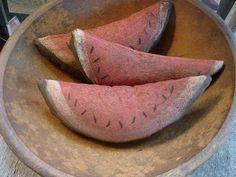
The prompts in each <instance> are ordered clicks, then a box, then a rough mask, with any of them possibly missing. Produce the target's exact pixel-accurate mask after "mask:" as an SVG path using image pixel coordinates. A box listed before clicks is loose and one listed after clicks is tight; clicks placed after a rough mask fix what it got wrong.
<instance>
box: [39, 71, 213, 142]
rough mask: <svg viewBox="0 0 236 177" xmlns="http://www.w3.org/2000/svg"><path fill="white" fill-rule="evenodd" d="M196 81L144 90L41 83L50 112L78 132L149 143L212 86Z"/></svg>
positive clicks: (110, 139)
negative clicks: (156, 133) (149, 137)
mask: <svg viewBox="0 0 236 177" xmlns="http://www.w3.org/2000/svg"><path fill="white" fill-rule="evenodd" d="M210 82H211V78H210V77H206V76H196V77H189V78H183V79H180V80H170V81H163V82H158V83H151V84H146V85H139V86H134V87H130V86H114V87H110V86H99V85H87V84H75V83H67V82H61V81H53V80H41V81H39V83H38V85H39V89H40V90H41V92H42V94H43V96H44V98H45V100H46V102H47V104H48V106H49V107H50V109H51V111H52V113H54V114H55V115H56V116H57V117H58V118H59V119H60V120H61V121H62V122H64V123H65V124H66V125H67V126H68V127H70V128H72V129H73V130H75V131H77V132H80V133H82V134H84V135H87V136H89V137H93V138H95V139H98V140H102V141H107V142H115V143H121V142H128V141H134V140H137V139H142V138H145V137H148V136H150V135H152V134H154V133H155V132H157V131H159V130H161V129H163V128H164V127H166V126H168V125H169V124H171V123H173V122H175V121H176V120H178V119H179V118H180V117H182V116H183V115H184V113H185V112H186V111H187V109H188V108H189V107H190V106H191V105H192V103H193V102H194V101H195V100H196V98H197V97H198V96H200V95H201V94H202V93H203V92H204V90H205V89H206V88H207V87H208V86H209V84H210Z"/></svg>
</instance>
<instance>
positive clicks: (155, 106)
mask: <svg viewBox="0 0 236 177" xmlns="http://www.w3.org/2000/svg"><path fill="white" fill-rule="evenodd" d="M156 110H157V105H156V104H155V105H154V108H153V112H156Z"/></svg>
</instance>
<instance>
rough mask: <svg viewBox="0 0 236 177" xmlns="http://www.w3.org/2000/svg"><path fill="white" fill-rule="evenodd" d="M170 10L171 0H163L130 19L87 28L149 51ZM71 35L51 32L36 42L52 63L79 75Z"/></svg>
mask: <svg viewBox="0 0 236 177" xmlns="http://www.w3.org/2000/svg"><path fill="white" fill-rule="evenodd" d="M171 9H172V2H171V1H170V0H162V1H161V2H158V3H156V4H154V5H152V6H150V7H148V8H145V9H144V10H141V11H139V12H137V13H135V14H133V15H131V16H130V17H128V18H125V19H122V20H119V21H116V22H113V23H110V24H108V25H104V26H101V27H97V28H94V29H90V30H86V31H87V32H88V33H90V34H93V35H96V36H98V37H100V38H103V39H105V40H108V41H112V42H115V43H119V44H122V45H125V46H128V47H131V48H134V49H136V50H140V51H149V50H150V48H151V47H152V46H153V45H154V44H155V43H157V42H158V41H159V39H160V37H161V36H162V33H163V31H164V29H165V27H166V25H167V22H168V21H169V16H170V13H171ZM70 38H71V33H68V34H60V35H50V36H47V37H44V38H39V39H37V40H36V41H35V42H36V45H37V47H38V49H39V50H40V52H41V53H42V54H43V55H45V56H47V57H48V58H49V59H50V60H51V61H52V62H53V63H55V64H57V65H59V66H60V67H61V68H62V69H64V70H66V71H67V72H69V73H71V74H73V75H75V76H78V75H80V74H81V73H80V72H79V68H78V67H77V65H76V64H75V58H74V55H73V53H72V52H71V51H70V50H69V49H68V47H67V45H68V43H69V41H70Z"/></svg>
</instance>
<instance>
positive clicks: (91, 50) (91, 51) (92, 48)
mask: <svg viewBox="0 0 236 177" xmlns="http://www.w3.org/2000/svg"><path fill="white" fill-rule="evenodd" d="M93 50H94V47H93V46H92V47H91V49H90V54H91V53H93Z"/></svg>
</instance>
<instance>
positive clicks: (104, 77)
mask: <svg viewBox="0 0 236 177" xmlns="http://www.w3.org/2000/svg"><path fill="white" fill-rule="evenodd" d="M108 76H109V75H105V76H103V77H101V79H102V80H104V79H106V78H107V77H108Z"/></svg>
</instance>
